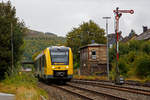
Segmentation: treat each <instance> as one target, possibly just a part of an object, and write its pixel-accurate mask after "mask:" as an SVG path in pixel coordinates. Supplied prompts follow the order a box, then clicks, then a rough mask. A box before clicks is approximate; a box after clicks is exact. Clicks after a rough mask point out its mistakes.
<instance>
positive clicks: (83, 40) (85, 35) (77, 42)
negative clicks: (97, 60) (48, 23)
mask: <svg viewBox="0 0 150 100" xmlns="http://www.w3.org/2000/svg"><path fill="white" fill-rule="evenodd" d="M104 35H105V32H104V29H102V28H100V27H99V26H98V25H97V24H96V23H95V22H93V21H92V20H90V21H89V22H83V23H82V24H81V25H80V26H79V27H77V28H73V30H72V31H71V32H68V34H67V35H66V36H67V41H66V45H67V46H69V47H71V48H72V51H73V54H74V61H75V65H79V62H80V57H79V52H78V51H79V48H80V47H82V46H85V45H87V44H90V43H92V41H94V42H95V43H102V44H104V43H106V38H105V36H104ZM75 67H77V66H75Z"/></svg>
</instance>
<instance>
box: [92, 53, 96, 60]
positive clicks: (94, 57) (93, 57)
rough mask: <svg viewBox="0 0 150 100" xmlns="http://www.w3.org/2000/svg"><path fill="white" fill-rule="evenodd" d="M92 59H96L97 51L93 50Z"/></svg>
mask: <svg viewBox="0 0 150 100" xmlns="http://www.w3.org/2000/svg"><path fill="white" fill-rule="evenodd" d="M92 59H96V51H92Z"/></svg>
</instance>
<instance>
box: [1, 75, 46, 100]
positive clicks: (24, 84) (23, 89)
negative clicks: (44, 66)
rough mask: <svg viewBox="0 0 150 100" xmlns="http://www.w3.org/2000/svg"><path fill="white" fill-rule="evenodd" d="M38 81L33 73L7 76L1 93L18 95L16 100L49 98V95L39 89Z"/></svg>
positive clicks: (2, 83) (2, 84)
mask: <svg viewBox="0 0 150 100" xmlns="http://www.w3.org/2000/svg"><path fill="white" fill-rule="evenodd" d="M37 82H38V80H37V79H36V78H35V77H34V76H33V74H32V73H22V74H21V75H19V74H16V75H12V76H6V79H5V80H3V81H2V82H1V83H0V92H4V93H12V94H15V95H16V100H41V95H42V96H44V97H45V98H48V95H47V93H46V92H45V91H44V90H43V89H40V88H38V87H37Z"/></svg>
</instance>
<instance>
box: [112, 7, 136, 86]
mask: <svg viewBox="0 0 150 100" xmlns="http://www.w3.org/2000/svg"><path fill="white" fill-rule="evenodd" d="M113 12H114V14H115V19H116V21H115V23H116V26H115V33H116V76H115V82H116V83H117V84H120V73H119V67H118V61H119V18H120V17H121V16H122V13H130V14H133V13H134V11H133V10H119V7H117V8H116V10H114V11H113Z"/></svg>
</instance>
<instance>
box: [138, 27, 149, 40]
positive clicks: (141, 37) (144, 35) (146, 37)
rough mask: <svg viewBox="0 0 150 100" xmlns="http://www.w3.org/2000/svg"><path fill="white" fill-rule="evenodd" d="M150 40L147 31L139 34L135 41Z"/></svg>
mask: <svg viewBox="0 0 150 100" xmlns="http://www.w3.org/2000/svg"><path fill="white" fill-rule="evenodd" d="M148 39H150V29H148V30H147V31H146V32H143V33H141V34H140V35H139V36H138V37H137V38H136V40H148Z"/></svg>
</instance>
